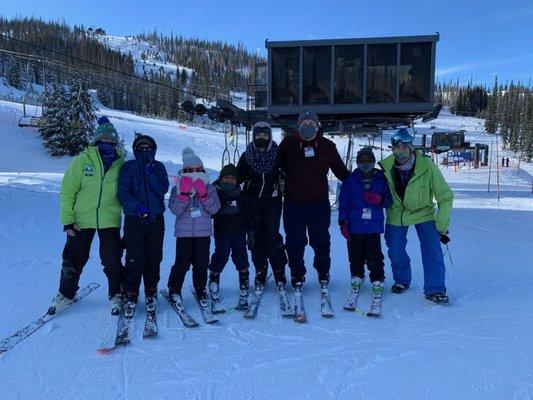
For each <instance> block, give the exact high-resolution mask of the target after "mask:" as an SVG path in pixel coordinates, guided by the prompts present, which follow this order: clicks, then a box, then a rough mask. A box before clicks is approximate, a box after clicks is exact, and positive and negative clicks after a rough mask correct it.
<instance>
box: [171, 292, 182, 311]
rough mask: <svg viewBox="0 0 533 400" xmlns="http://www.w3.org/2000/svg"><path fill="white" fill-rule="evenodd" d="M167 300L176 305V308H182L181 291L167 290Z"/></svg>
mask: <svg viewBox="0 0 533 400" xmlns="http://www.w3.org/2000/svg"><path fill="white" fill-rule="evenodd" d="M168 298H169V300H170V302H171V303H173V304H175V305H176V308H177V309H179V310H183V299H182V298H181V292H171V291H170V290H169V297H168Z"/></svg>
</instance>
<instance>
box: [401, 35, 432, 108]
mask: <svg viewBox="0 0 533 400" xmlns="http://www.w3.org/2000/svg"><path fill="white" fill-rule="evenodd" d="M430 69H431V43H429V42H426V43H403V44H402V45H401V51H400V102H401V103H429V92H430V90H429V89H430V87H429V86H430Z"/></svg>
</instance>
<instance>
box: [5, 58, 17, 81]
mask: <svg viewBox="0 0 533 400" xmlns="http://www.w3.org/2000/svg"><path fill="white" fill-rule="evenodd" d="M20 74H21V70H20V64H19V62H18V61H17V60H16V59H15V58H14V57H12V58H11V63H10V65H9V67H8V69H7V73H6V80H7V84H8V85H9V86H13V87H14V88H17V89H18V88H19V86H20Z"/></svg>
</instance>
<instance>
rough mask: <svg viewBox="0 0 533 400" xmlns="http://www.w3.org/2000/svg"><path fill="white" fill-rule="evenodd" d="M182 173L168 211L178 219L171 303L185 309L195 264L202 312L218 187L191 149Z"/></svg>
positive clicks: (205, 307) (186, 152) (185, 153)
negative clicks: (184, 290) (188, 276)
mask: <svg viewBox="0 0 533 400" xmlns="http://www.w3.org/2000/svg"><path fill="white" fill-rule="evenodd" d="M182 159H183V169H182V170H181V171H180V172H179V173H178V178H177V180H176V185H175V186H174V187H173V188H172V192H171V194H170V200H169V202H168V207H169V209H170V211H171V212H172V213H173V214H174V215H176V223H175V228H174V236H176V259H175V262H174V265H173V266H172V268H171V271H170V276H169V278H168V289H169V294H170V298H171V301H173V302H176V303H177V305H178V307H183V302H182V297H181V289H182V286H183V281H184V279H185V275H186V273H187V271H188V270H189V267H190V265H191V264H192V268H193V272H192V279H193V286H194V289H195V292H196V297H197V299H198V302H199V304H200V307H201V308H202V310H208V301H207V293H206V290H205V288H206V284H207V267H208V265H209V246H210V244H211V235H212V233H213V227H212V222H211V216H212V215H214V214H215V213H216V212H217V211H218V210H219V208H220V202H219V199H218V196H217V192H216V189H215V187H214V186H213V185H212V184H211V183H210V182H209V176H208V175H207V173H206V172H205V170H204V165H203V163H202V160H201V159H200V157H198V156H197V155H196V154H194V151H193V150H191V149H190V148H188V147H187V148H185V149H184V150H183V153H182Z"/></svg>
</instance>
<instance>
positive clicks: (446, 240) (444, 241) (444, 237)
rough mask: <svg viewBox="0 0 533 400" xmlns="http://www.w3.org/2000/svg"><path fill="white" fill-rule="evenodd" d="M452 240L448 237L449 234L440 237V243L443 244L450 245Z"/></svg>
mask: <svg viewBox="0 0 533 400" xmlns="http://www.w3.org/2000/svg"><path fill="white" fill-rule="evenodd" d="M450 240H451V239H450V237H449V236H448V232H446V233H445V234H444V235H442V234H441V235H440V242H441V243H442V244H448V243H450Z"/></svg>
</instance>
